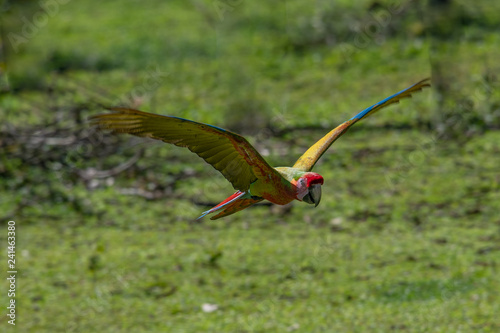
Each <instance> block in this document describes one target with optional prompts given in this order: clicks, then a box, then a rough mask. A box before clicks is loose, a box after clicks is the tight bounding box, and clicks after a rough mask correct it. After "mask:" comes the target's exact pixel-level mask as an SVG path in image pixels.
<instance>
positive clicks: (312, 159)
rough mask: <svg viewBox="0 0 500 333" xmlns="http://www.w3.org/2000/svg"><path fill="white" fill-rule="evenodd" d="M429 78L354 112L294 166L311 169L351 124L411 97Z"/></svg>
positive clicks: (426, 84)
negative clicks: (354, 113)
mask: <svg viewBox="0 0 500 333" xmlns="http://www.w3.org/2000/svg"><path fill="white" fill-rule="evenodd" d="M429 81H430V79H428V78H427V79H424V80H422V81H419V82H417V83H415V84H413V85H411V86H410V87H408V88H406V89H403V90H401V91H400V92H398V93H396V94H394V95H391V96H389V97H387V98H385V99H383V100H381V101H380V102H378V103H376V104H374V105H372V106H370V107H368V108H366V109H364V110H362V111H361V112H359V113H358V114H356V115H355V116H354V117H352V118H351V119H349V120H347V121H346V122H344V123H342V124H340V125H339V126H337V127H336V128H334V129H333V130H331V131H330V132H329V133H328V134H327V135H325V136H324V137H323V138H321V139H320V140H319V141H318V142H316V143H315V144H314V145H313V146H311V147H310V148H309V149H308V150H307V151H306V152H305V153H304V154H303V155H302V156H301V157H300V158H299V159H298V160H297V162H296V163H295V164H294V166H293V167H294V168H297V169H300V170H303V171H311V170H312V168H313V167H314V165H315V164H316V162H317V161H318V160H319V159H320V158H321V156H322V155H323V154H324V153H325V152H326V150H327V149H328V148H329V147H330V146H331V145H332V144H333V143H334V142H335V141H336V140H337V139H338V138H339V137H340V136H342V134H344V133H345V132H346V131H347V130H348V129H349V128H350V127H351V126H352V125H354V124H355V123H356V122H358V121H359V120H361V119H363V118H366V117H368V116H370V115H372V114H374V113H375V112H377V111H379V110H380V109H382V108H384V107H386V106H388V105H391V104H394V103H399V101H400V100H401V99H403V98H409V97H411V94H412V93H414V92H417V91H420V90H422V89H423V88H425V87H430V85H431V84H430V82H429Z"/></svg>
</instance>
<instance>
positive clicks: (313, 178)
mask: <svg viewBox="0 0 500 333" xmlns="http://www.w3.org/2000/svg"><path fill="white" fill-rule="evenodd" d="M304 178H305V179H306V181H307V187H309V186H311V185H315V184H320V185H323V177H322V176H321V175H319V174H317V173H314V172H310V173H307V174H305V175H304Z"/></svg>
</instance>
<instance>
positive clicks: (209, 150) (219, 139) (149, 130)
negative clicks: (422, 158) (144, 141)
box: [90, 79, 430, 220]
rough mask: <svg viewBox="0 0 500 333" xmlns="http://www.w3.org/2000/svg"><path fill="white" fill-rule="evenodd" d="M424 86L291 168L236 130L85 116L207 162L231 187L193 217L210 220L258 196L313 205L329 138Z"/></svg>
mask: <svg viewBox="0 0 500 333" xmlns="http://www.w3.org/2000/svg"><path fill="white" fill-rule="evenodd" d="M429 86H430V83H429V79H425V80H422V81H420V82H417V83H415V84H414V85H412V86H410V87H409V88H406V89H404V90H402V91H400V92H398V93H396V94H394V95H392V96H389V97H387V98H385V99H383V100H382V101H380V102H378V103H376V104H374V105H372V106H370V107H368V108H366V109H365V110H363V111H361V112H359V113H358V114H357V115H355V116H354V117H352V118H351V119H349V120H347V121H346V122H344V123H342V124H340V125H339V126H337V127H336V128H334V129H333V130H332V131H330V132H329V133H328V134H326V135H325V136H324V137H323V138H321V139H320V140H319V141H318V142H316V143H315V144H314V145H313V146H311V147H310V148H309V149H308V150H307V151H306V152H305V153H304V154H303V155H302V156H301V157H300V158H299V159H298V160H297V162H296V163H295V164H294V165H293V167H291V168H273V167H271V166H270V165H269V164H268V163H267V162H266V161H265V160H264V158H263V157H262V156H261V155H260V154H259V152H258V151H257V150H256V149H255V148H254V147H253V146H252V145H250V143H249V142H248V141H247V140H246V139H245V138H244V137H242V136H240V135H238V134H236V133H233V132H230V131H227V130H225V129H222V128H219V127H216V126H212V125H208V124H203V123H198V122H195V121H191V120H187V119H183V118H178V117H172V116H161V115H157V114H152V113H147V112H142V111H138V110H134V109H127V108H109V110H111V111H112V113H108V114H101V115H97V116H93V117H91V118H90V120H91V123H92V124H94V125H97V126H98V127H99V128H101V129H109V130H112V131H113V132H116V133H129V134H133V135H136V136H142V137H149V138H153V139H157V140H161V141H164V142H166V143H170V144H174V145H176V146H179V147H186V148H188V149H189V150H190V151H192V152H193V153H195V154H197V155H198V156H200V157H201V158H203V159H204V160H205V161H206V162H207V163H208V164H210V165H212V166H213V167H214V168H215V169H216V170H218V171H219V172H220V173H221V174H222V175H223V176H224V177H225V178H226V179H227V180H228V181H229V182H231V184H232V185H233V187H234V188H235V189H236V190H237V191H236V193H234V194H233V195H231V196H230V197H228V198H227V199H226V200H224V201H222V202H221V203H220V204H218V205H217V206H215V207H213V208H212V209H210V210H208V211H206V212H204V213H203V214H202V215H201V216H200V217H199V218H202V217H204V216H205V215H208V214H211V213H215V212H219V213H218V214H217V215H215V216H213V217H212V218H211V219H212V220H215V219H218V218H221V217H224V216H228V215H231V214H234V213H236V212H238V211H240V210H243V209H245V208H247V207H249V206H251V205H253V204H255V203H258V202H260V201H262V200H264V199H266V200H269V201H271V202H273V203H276V204H286V203H288V202H291V201H293V200H299V201H305V202H307V203H310V204H315V205H317V204H318V203H319V200H320V199H321V185H322V184H323V177H321V176H320V175H319V174H317V173H314V172H311V170H312V168H313V167H314V165H315V164H316V162H317V161H318V160H319V158H320V157H321V156H322V155H323V154H324V153H325V152H326V150H327V149H328V148H329V147H330V146H331V145H332V144H333V142H335V141H336V140H337V139H338V138H339V137H340V136H341V135H342V134H344V133H345V132H346V131H347V130H348V129H349V128H350V127H351V126H352V125H354V124H355V123H356V122H358V121H359V120H361V119H363V118H365V117H368V116H370V115H372V114H374V113H375V112H377V111H378V110H380V109H382V108H384V107H386V106H388V105H391V104H393V103H398V102H399V101H400V100H401V99H403V98H408V97H411V94H412V93H414V92H417V91H420V90H422V88H424V87H429Z"/></svg>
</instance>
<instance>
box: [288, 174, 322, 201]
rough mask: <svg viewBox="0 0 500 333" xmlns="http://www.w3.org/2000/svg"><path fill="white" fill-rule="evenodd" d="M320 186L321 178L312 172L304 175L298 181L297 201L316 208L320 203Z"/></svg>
mask: <svg viewBox="0 0 500 333" xmlns="http://www.w3.org/2000/svg"><path fill="white" fill-rule="evenodd" d="M321 185H323V177H322V176H321V175H319V174H317V173H314V172H306V173H304V174H303V175H302V176H301V177H300V178H299V179H298V180H297V183H296V184H295V186H297V199H299V200H300V201H305V202H307V203H308V204H313V205H314V206H315V207H316V206H318V204H319V202H320V201H321Z"/></svg>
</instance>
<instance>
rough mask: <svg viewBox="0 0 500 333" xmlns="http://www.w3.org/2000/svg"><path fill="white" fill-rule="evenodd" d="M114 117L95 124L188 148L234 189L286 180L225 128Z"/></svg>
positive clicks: (129, 113)
mask: <svg viewBox="0 0 500 333" xmlns="http://www.w3.org/2000/svg"><path fill="white" fill-rule="evenodd" d="M109 110H110V111H112V113H108V114H102V115H97V116H93V117H91V118H90V121H91V124H94V125H97V126H98V127H99V128H101V129H109V130H111V131H112V132H115V133H129V134H133V135H136V136H141V137H149V138H152V139H156V140H161V141H164V142H166V143H170V144H174V145H176V146H179V147H186V148H188V149H189V150H190V151H192V152H194V153H195V154H197V155H198V156H200V157H201V158H203V159H204V160H205V161H206V162H207V163H209V164H210V165H212V167H214V168H215V169H216V170H218V171H219V172H221V173H222V175H223V176H224V177H225V178H226V179H227V180H228V181H229V182H231V184H232V185H233V187H234V188H235V189H236V190H239V191H242V192H244V191H247V190H248V188H249V187H250V184H252V183H253V182H254V181H256V180H257V179H259V178H263V177H267V176H268V175H273V177H274V179H275V180H276V181H281V180H282V176H281V174H279V173H278V172H277V171H276V170H275V169H274V168H272V167H271V166H270V165H269V164H268V163H267V162H266V161H265V160H264V158H263V157H262V156H261V155H260V154H259V153H258V152H257V150H256V149H255V148H254V147H253V146H252V145H250V143H249V142H248V141H247V140H246V139H245V138H244V137H242V136H240V135H238V134H236V133H233V132H230V131H228V130H225V129H223V128H220V127H217V126H213V125H208V124H203V123H198V122H195V121H192V120H188V119H184V118H179V117H172V116H162V115H157V114H152V113H147V112H143V111H139V110H134V109H127V108H109Z"/></svg>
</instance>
